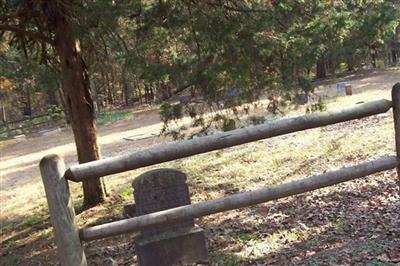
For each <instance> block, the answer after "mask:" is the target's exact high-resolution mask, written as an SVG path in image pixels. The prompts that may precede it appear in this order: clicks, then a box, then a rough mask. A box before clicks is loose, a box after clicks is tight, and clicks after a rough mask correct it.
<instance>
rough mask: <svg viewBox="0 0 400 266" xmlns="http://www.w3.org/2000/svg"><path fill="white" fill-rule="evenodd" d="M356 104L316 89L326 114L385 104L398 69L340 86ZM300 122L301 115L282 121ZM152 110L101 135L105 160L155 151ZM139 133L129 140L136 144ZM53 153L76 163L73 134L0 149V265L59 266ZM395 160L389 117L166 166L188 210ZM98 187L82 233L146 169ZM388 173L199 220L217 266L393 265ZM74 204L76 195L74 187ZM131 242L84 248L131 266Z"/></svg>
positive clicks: (391, 175) (393, 211)
mask: <svg viewBox="0 0 400 266" xmlns="http://www.w3.org/2000/svg"><path fill="white" fill-rule="evenodd" d="M340 80H349V82H350V83H351V84H352V85H353V89H354V94H353V95H352V96H344V95H338V93H337V92H336V87H335V84H336V82H337V81H339V79H336V80H331V81H323V82H319V84H318V85H319V87H318V88H317V93H318V94H320V95H326V96H328V97H329V99H328V100H327V107H328V110H335V109H341V108H345V107H349V106H352V105H354V104H356V103H359V102H362V101H364V102H366V101H370V100H375V99H380V98H386V99H390V88H391V87H392V86H393V84H394V83H396V82H399V81H400V71H399V69H390V70H386V71H383V70H380V71H367V72H361V73H356V74H354V75H351V76H347V77H343V78H341V79H340ZM299 114H304V107H296V108H295V107H292V108H289V109H288V110H286V116H294V115H299ZM161 126H162V125H161V123H160V120H159V117H158V113H157V111H156V110H146V111H133V118H132V119H129V120H123V121H117V122H110V123H108V124H105V125H102V126H100V127H99V134H100V138H99V142H100V144H101V148H102V154H103V157H110V156H114V155H117V154H126V153H130V152H133V151H135V150H139V149H143V148H146V147H149V146H152V145H156V144H159V143H162V142H166V141H170V140H168V139H166V138H160V137H150V138H145V139H141V140H136V141H132V140H126V138H128V139H129V138H130V139H135V138H140V136H143V135H151V134H152V133H158V132H159V130H160V128H161ZM135 136H136V137H135ZM51 153H57V154H59V155H61V156H63V157H64V159H65V161H66V163H67V165H68V166H69V165H73V164H74V163H75V162H76V156H75V146H74V143H73V137H72V135H71V131H70V129H64V130H62V131H54V132H51V133H50V134H48V135H46V136H40V137H33V138H27V139H13V140H8V141H3V142H1V143H0V156H1V162H0V173H1V188H0V192H1V195H0V200H1V204H2V205H1V206H2V207H1V216H0V221H1V226H2V230H1V259H0V265H49V264H55V263H54V261H56V253H55V252H56V251H55V245H54V242H53V238H52V231H51V230H52V229H51V226H50V224H49V219H48V214H47V206H46V201H45V197H44V190H43V187H42V184H41V180H40V173H39V168H38V162H39V160H40V159H41V158H42V157H43V156H45V155H47V154H51ZM393 153H394V130H393V117H392V114H391V112H388V113H386V114H381V115H376V116H372V117H369V118H365V119H361V120H356V121H350V122H346V123H342V124H337V125H332V126H328V127H323V128H318V129H313V130H308V131H305V132H297V133H294V134H290V135H286V136H281V137H277V138H273V139H268V140H263V141H258V142H254V143H250V144H248V145H241V146H238V147H233V148H229V149H225V150H221V151H217V152H211V153H207V154H205V155H198V156H193V157H190V158H187V159H182V160H177V161H174V162H171V163H165V164H162V165H161V167H165V166H168V167H175V168H178V169H181V170H182V171H184V172H185V173H187V174H188V183H189V187H190V191H191V198H192V201H193V202H199V201H203V200H207V199H214V198H218V197H222V196H224V195H228V194H233V193H237V192H240V191H248V190H252V189H256V188H259V187H263V186H268V185H273V184H279V183H283V182H287V181H289V180H294V179H299V178H302V177H306V176H310V175H313V174H319V173H323V172H325V171H329V170H333V169H337V168H340V167H343V166H350V165H355V164H357V163H359V162H362V161H367V160H370V159H374V158H378V157H380V156H384V155H386V154H393ZM158 167H160V165H158V166H153V167H148V168H144V169H139V170H134V171H130V172H127V173H123V174H119V175H113V176H109V177H106V178H105V182H106V184H107V189H108V193H109V195H110V196H109V198H108V200H107V202H106V203H104V204H102V205H101V206H98V207H96V208H93V209H90V210H86V211H84V212H82V213H80V214H79V215H78V223H79V225H80V226H81V227H84V226H89V225H94V224H99V223H104V222H107V221H111V220H118V219H121V218H122V214H121V213H122V206H123V205H124V204H126V203H128V202H132V200H133V197H132V189H131V185H130V183H131V181H132V178H134V177H135V176H137V175H139V174H140V173H142V172H144V171H147V170H148V169H154V168H158ZM396 178H397V175H396V173H395V171H394V170H393V171H386V172H382V173H379V174H375V175H372V176H370V177H367V178H362V179H359V180H355V181H352V182H347V183H344V184H340V185H336V186H332V187H329V188H325V189H321V190H318V191H314V192H310V193H305V194H303V195H300V196H295V197H288V198H285V199H282V200H278V201H274V202H269V203H264V204H260V205H257V206H254V207H250V208H243V209H239V210H235V211H230V212H227V213H223V214H216V215H212V216H208V217H204V218H202V219H198V220H196V222H197V223H198V224H199V225H200V226H202V227H203V228H204V229H205V231H206V237H207V245H208V249H209V251H210V262H211V264H212V265H257V264H258V265H286V264H301V265H321V264H324V265H329V264H330V265H343V264H356V265H357V264H360V265H365V264H369V265H396V264H398V263H400V197H399V187H398V186H397V184H396ZM71 186H72V194H73V197H74V205H75V206H76V207H78V206H80V204H81V203H82V195H81V191H80V187H79V185H77V184H73V183H72V184H71ZM132 237H133V236H132V235H124V236H119V237H113V238H109V239H104V240H99V241H93V242H89V243H85V249H86V251H87V256H88V260H89V261H90V262H91V264H92V265H132V264H134V263H135V262H136V256H135V251H134V247H133V244H132Z"/></svg>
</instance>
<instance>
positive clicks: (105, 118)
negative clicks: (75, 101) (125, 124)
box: [96, 110, 132, 125]
mask: <svg viewBox="0 0 400 266" xmlns="http://www.w3.org/2000/svg"><path fill="white" fill-rule="evenodd" d="M130 118H132V113H131V112H130V111H123V110H121V111H114V112H111V113H101V114H99V115H98V116H97V119H96V124H97V125H104V124H106V123H109V122H112V121H119V120H125V119H130Z"/></svg>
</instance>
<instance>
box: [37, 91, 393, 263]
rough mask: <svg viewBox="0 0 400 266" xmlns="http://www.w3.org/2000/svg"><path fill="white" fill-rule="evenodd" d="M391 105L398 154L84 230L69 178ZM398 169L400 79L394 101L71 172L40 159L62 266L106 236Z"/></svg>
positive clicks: (181, 155)
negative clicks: (87, 243)
mask: <svg viewBox="0 0 400 266" xmlns="http://www.w3.org/2000/svg"><path fill="white" fill-rule="evenodd" d="M391 108H392V109H393V120H394V129H395V151H396V155H395V156H387V157H384V158H380V159H377V160H372V161H369V162H365V163H361V164H358V165H355V166H351V167H346V168H342V169H339V170H335V171H331V172H327V173H324V174H321V175H315V176H311V177H307V178H304V179H301V180H295V181H292V182H289V183H284V184H280V185H275V186H270V187H265V188H261V189H258V190H254V191H248V192H243V193H238V194H235V195H231V196H227V197H223V198H219V199H214V200H209V201H205V202H200V203H196V204H191V205H186V206H181V207H178V208H172V209H168V210H164V211H160V212H155V213H151V214H147V215H142V216H138V217H134V218H130V219H124V220H121V221H116V222H111V223H106V224H102V225H97V226H93V227H89V228H84V229H81V230H79V229H78V227H77V225H76V219H75V213H74V209H73V207H72V198H71V195H70V192H69V189H68V181H67V180H71V181H75V182H81V181H82V180H83V179H86V178H94V177H102V176H107V175H111V174H116V173H120V172H124V171H129V170H133V169H137V168H140V167H145V166H150V165H154V164H158V163H162V162H167V161H172V160H176V159H179V158H184V157H188V156H192V155H196V154H201V153H206V152H210V151H214V150H219V149H223V148H228V147H232V146H236V145H240V144H244V143H249V142H252V141H257V140H261V139H266V138H271V137H276V136H280V135H284V134H289V133H293V132H296V131H302V130H306V129H311V128H317V127H322V126H327V125H331V124H336V123H340V122H345V121H350V120H354V119H360V118H363V117H367V116H371V115H376V114H380V113H385V112H387V111H389V109H391ZM393 168H397V170H398V176H399V186H400V83H397V84H396V85H395V86H394V87H393V89H392V101H388V100H377V101H372V102H369V103H364V104H360V105H357V106H355V107H352V108H348V109H344V110H341V111H334V112H324V113H318V114H309V115H304V116H299V117H295V118H288V119H283V120H277V121H273V122H271V123H268V124H264V125H258V126H254V127H250V128H244V129H237V130H233V131H229V132H224V133H220V134H215V135H212V136H206V137H202V138H198V139H192V140H186V141H182V142H177V143H176V142H175V143H170V144H164V145H159V146H156V147H153V148H149V149H146V150H142V151H138V152H135V153H132V154H128V155H123V156H117V157H114V158H108V159H103V160H99V161H94V162H89V163H85V164H81V165H77V166H73V167H71V168H69V169H67V170H66V171H65V165H64V162H63V160H62V159H61V158H59V157H58V156H57V155H51V156H46V157H45V158H43V159H42V161H41V163H40V170H41V173H42V179H43V183H44V186H45V191H46V197H47V202H48V205H49V212H50V220H51V223H52V225H53V228H54V234H55V240H56V244H57V249H58V253H59V258H60V262H61V265H87V262H86V257H85V253H84V250H83V247H82V245H81V243H80V241H91V240H95V239H101V238H105V237H109V236H115V235H119V234H124V233H130V232H135V231H139V230H141V229H144V228H149V227H151V226H156V225H161V224H164V223H176V222H181V221H185V220H190V219H193V218H199V217H203V216H206V215H210V214H214V213H218V212H224V211H229V210H233V209H237V208H242V207H247V206H251V205H255V204H259V203H263V202H267V201H271V200H276V199H280V198H284V197H288V196H293V195H297V194H301V193H305V192H308V191H312V190H316V189H320V188H323V187H327V186H331V185H334V184H338V183H341V182H346V181H349V180H353V179H356V178H361V177H365V176H368V175H371V174H374V173H378V172H381V171H386V170H390V169H393Z"/></svg>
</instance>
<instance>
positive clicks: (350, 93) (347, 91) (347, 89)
mask: <svg viewBox="0 0 400 266" xmlns="http://www.w3.org/2000/svg"><path fill="white" fill-rule="evenodd" d="M345 90H346V95H353V88H352V86H351V85H350V84H346V86H345Z"/></svg>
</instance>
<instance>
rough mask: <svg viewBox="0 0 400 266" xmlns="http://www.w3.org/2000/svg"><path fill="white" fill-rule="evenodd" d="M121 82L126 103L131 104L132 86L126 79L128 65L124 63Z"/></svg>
mask: <svg viewBox="0 0 400 266" xmlns="http://www.w3.org/2000/svg"><path fill="white" fill-rule="evenodd" d="M121 83H122V91H123V92H124V101H125V105H126V106H129V102H130V94H131V88H130V86H129V84H128V81H127V79H126V65H125V64H123V65H122V73H121Z"/></svg>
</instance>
